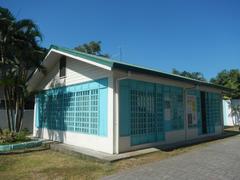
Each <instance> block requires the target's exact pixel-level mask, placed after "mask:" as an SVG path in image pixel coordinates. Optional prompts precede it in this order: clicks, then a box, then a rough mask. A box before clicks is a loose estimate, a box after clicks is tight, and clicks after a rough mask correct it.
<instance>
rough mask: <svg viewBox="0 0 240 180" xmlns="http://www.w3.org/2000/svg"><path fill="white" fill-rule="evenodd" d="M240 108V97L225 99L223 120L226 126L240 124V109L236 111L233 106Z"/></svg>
mask: <svg viewBox="0 0 240 180" xmlns="http://www.w3.org/2000/svg"><path fill="white" fill-rule="evenodd" d="M237 107H238V109H239V110H240V99H231V100H223V122H224V126H239V125H240V111H239V112H236V111H234V109H233V108H237Z"/></svg>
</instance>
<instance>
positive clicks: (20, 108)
mask: <svg viewBox="0 0 240 180" xmlns="http://www.w3.org/2000/svg"><path fill="white" fill-rule="evenodd" d="M41 40H42V35H41V33H40V31H39V29H38V27H37V25H36V24H35V23H34V22H33V21H32V20H29V19H22V20H17V19H16V18H15V17H14V16H13V14H12V13H11V12H10V11H9V10H8V9H6V8H2V7H0V57H1V62H0V72H1V78H0V86H1V87H2V88H3V90H4V99H5V109H6V114H7V120H8V127H9V129H10V131H16V132H18V131H20V130H21V127H22V117H23V113H24V105H25V100H26V98H27V97H28V95H29V93H28V92H27V81H28V79H29V77H30V76H31V74H32V72H33V71H35V69H36V68H39V69H43V67H42V66H41V65H40V64H41V60H42V59H43V57H44V55H45V49H44V48H41V47H40V46H39V42H40V41H41Z"/></svg>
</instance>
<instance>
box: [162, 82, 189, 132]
mask: <svg viewBox="0 0 240 180" xmlns="http://www.w3.org/2000/svg"><path fill="white" fill-rule="evenodd" d="M163 99H164V120H165V123H166V130H168V131H171V130H179V129H183V128H184V105H183V104H184V103H183V90H182V89H181V88H178V87H172V86H164V94H163Z"/></svg>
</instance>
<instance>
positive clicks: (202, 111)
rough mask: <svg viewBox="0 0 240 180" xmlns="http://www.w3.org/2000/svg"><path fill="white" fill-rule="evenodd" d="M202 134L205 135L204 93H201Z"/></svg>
mask: <svg viewBox="0 0 240 180" xmlns="http://www.w3.org/2000/svg"><path fill="white" fill-rule="evenodd" d="M201 114H202V134H206V133H207V117H206V93H205V92H204V91H201Z"/></svg>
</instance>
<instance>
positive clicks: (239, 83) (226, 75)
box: [210, 69, 240, 99]
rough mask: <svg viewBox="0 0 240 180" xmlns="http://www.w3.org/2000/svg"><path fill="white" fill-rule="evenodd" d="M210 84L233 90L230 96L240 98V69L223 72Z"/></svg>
mask: <svg viewBox="0 0 240 180" xmlns="http://www.w3.org/2000/svg"><path fill="white" fill-rule="evenodd" d="M210 82H211V83H214V84H217V85H221V86H224V87H227V88H231V89H233V91H232V92H230V93H229V94H228V96H229V97H231V98H234V99H239V98H240V69H231V70H229V71H228V70H223V71H221V72H219V73H218V74H217V76H216V77H215V78H212V79H211V80H210Z"/></svg>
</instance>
